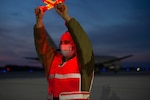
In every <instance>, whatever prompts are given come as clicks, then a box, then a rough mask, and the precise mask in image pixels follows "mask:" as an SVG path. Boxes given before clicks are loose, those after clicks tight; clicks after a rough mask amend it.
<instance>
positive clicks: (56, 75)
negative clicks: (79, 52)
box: [49, 73, 81, 79]
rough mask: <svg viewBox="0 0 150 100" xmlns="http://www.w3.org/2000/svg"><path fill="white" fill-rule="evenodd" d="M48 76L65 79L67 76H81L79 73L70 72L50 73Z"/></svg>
mask: <svg viewBox="0 0 150 100" xmlns="http://www.w3.org/2000/svg"><path fill="white" fill-rule="evenodd" d="M49 78H50V79H51V78H56V79H67V78H81V75H80V74H79V73H70V74H50V75H49Z"/></svg>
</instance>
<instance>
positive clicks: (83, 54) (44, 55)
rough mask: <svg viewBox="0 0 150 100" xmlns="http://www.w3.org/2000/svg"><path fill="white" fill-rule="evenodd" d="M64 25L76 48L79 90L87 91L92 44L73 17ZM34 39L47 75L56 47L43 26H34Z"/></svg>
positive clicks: (91, 67) (91, 66) (91, 64)
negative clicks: (79, 75) (79, 81)
mask: <svg viewBox="0 0 150 100" xmlns="http://www.w3.org/2000/svg"><path fill="white" fill-rule="evenodd" d="M66 26H67V28H68V31H69V32H70V33H71V36H72V38H73V40H74V43H75V44H76V48H77V57H78V62H79V68H80V73H81V84H82V85H81V90H82V91H89V89H90V85H91V79H92V77H93V70H94V54H93V50H92V44H91V42H90V40H89V38H88V36H87V34H86V32H85V31H84V30H83V28H82V27H81V25H80V24H79V23H78V22H77V21H76V20H75V19H74V18H72V19H71V20H70V21H68V22H66ZM34 39H35V47H36V51H37V54H38V56H39V59H40V62H41V63H42V65H43V67H44V69H45V72H46V76H47V77H48V74H49V70H50V66H51V63H52V61H53V58H54V56H55V54H56V53H57V50H56V47H54V46H53V44H54V43H53V41H52V39H51V37H50V36H49V35H48V34H47V32H46V30H45V29H44V27H42V28H35V27H34Z"/></svg>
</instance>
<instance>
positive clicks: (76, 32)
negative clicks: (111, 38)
mask: <svg viewBox="0 0 150 100" xmlns="http://www.w3.org/2000/svg"><path fill="white" fill-rule="evenodd" d="M66 26H67V28H68V30H69V32H70V33H71V35H72V37H73V39H74V42H75V44H76V47H77V52H78V53H80V54H81V55H80V58H81V59H82V63H83V65H85V64H87V63H88V62H89V61H90V60H91V57H92V44H91V42H90V40H89V38H88V36H87V34H86V32H85V31H84V30H83V28H82V27H81V25H80V24H79V23H78V22H77V21H76V20H75V19H74V18H72V19H71V20H70V21H69V22H66Z"/></svg>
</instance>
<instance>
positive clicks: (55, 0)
mask: <svg viewBox="0 0 150 100" xmlns="http://www.w3.org/2000/svg"><path fill="white" fill-rule="evenodd" d="M43 2H44V3H45V4H46V5H45V7H44V8H43V10H44V11H46V10H50V9H52V8H54V6H55V5H57V4H59V3H63V2H65V0H43Z"/></svg>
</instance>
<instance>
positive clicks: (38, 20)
mask: <svg viewBox="0 0 150 100" xmlns="http://www.w3.org/2000/svg"><path fill="white" fill-rule="evenodd" d="M43 7H44V6H39V7H37V8H35V9H34V11H35V16H36V27H37V28H39V27H42V26H43V16H44V13H45V11H44V10H43Z"/></svg>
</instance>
